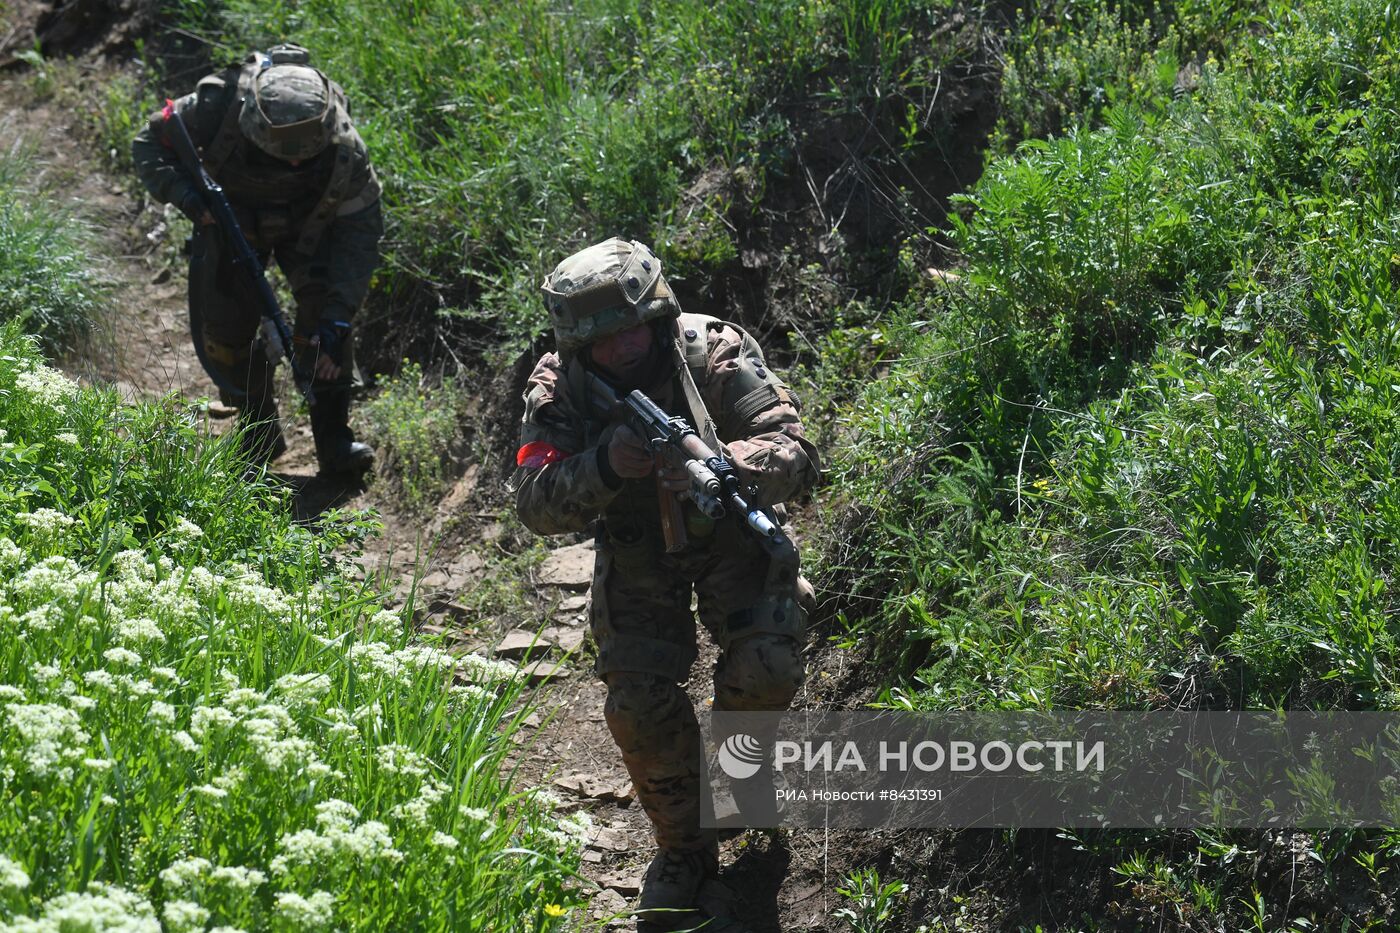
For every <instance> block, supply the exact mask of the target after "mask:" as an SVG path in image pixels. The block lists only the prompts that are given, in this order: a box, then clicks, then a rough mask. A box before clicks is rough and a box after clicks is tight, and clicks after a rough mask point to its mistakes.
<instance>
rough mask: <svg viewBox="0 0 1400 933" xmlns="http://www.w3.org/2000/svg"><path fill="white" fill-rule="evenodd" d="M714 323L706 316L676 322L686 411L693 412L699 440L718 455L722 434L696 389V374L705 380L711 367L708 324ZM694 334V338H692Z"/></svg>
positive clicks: (686, 318)
mask: <svg viewBox="0 0 1400 933" xmlns="http://www.w3.org/2000/svg"><path fill="white" fill-rule="evenodd" d="M714 320H716V319H715V318H712V317H708V316H707V315H703V314H682V315H681V316H680V318H679V319H678V320H677V330H678V331H679V332H680V333H679V335H678V336H679V340H678V346H679V349H680V355H681V358H682V360H683V362H684V364H685V365H683V366H679V367H677V368H678V369H679V370H680V383H681V392H682V393H683V394H684V395H685V405H686V408H688V409H689V410H690V420H691V423H692V424H694V425H695V429H696V431H697V432H698V433H699V434H700V439H701V440H702V441H704V442H705V444H706V446H708V447H709V448H710V449H711V450H713V451H715V452H716V453H719V452H721V451H722V449H723V448H722V447H721V446H720V442H719V432H718V431H717V430H716V429H715V421H714V419H713V418H712V417H710V411H709V409H708V408H706V407H705V400H704V399H703V398H701V396H700V389H699V387H698V386H697V385H696V377H697V374H698V376H699V378H700V379H704V378H705V371H706V369H707V367H708V365H709V336H708V333H709V324H710V322H711V321H714ZM692 334H693V335H694V336H691V335H692Z"/></svg>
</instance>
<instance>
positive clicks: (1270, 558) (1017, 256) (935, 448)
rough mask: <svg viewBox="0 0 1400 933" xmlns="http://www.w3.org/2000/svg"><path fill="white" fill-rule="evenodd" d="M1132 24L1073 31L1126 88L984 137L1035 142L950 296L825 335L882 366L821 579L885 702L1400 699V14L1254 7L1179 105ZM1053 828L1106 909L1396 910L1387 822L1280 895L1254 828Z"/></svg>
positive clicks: (1314, 842) (1002, 176) (1198, 921)
mask: <svg viewBox="0 0 1400 933" xmlns="http://www.w3.org/2000/svg"><path fill="white" fill-rule="evenodd" d="M1094 15H1095V16H1100V17H1102V16H1106V15H1107V14H1104V13H1102V12H1100V13H1098V14H1094ZM1241 15H1244V14H1241ZM1251 18H1253V17H1251ZM1115 28H1116V27H1115ZM1154 29H1156V26H1152V27H1151V28H1149V29H1147V30H1146V31H1143V32H1141V33H1137V32H1130V31H1126V30H1125V31H1124V32H1121V33H1120V32H1115V31H1113V30H1107V31H1104V30H1101V31H1100V33H1099V35H1100V37H1102V36H1103V35H1112V36H1120V35H1131V36H1136V37H1138V38H1135V39H1134V40H1133V43H1132V47H1133V48H1135V49H1138V50H1140V51H1141V50H1146V51H1145V52H1144V56H1145V57H1142V58H1136V59H1135V58H1132V56H1127V57H1126V58H1123V59H1122V60H1123V61H1137V62H1140V63H1143V66H1144V68H1146V69H1147V70H1146V71H1143V72H1140V73H1141V74H1144V75H1146V76H1147V77H1149V78H1150V77H1151V76H1152V75H1153V74H1157V80H1156V81H1155V83H1154V82H1153V81H1147V82H1145V83H1143V82H1140V83H1139V84H1137V85H1131V82H1129V84H1124V85H1121V86H1120V89H1121V93H1119V92H1115V94H1114V95H1113V96H1112V98H1113V99H1111V100H1108V99H1104V100H1099V99H1097V98H1094V97H1093V96H1092V95H1082V94H1080V93H1079V92H1078V91H1076V92H1075V93H1072V94H1071V93H1065V94H1061V95H1059V96H1057V97H1056V98H1055V99H1054V100H1053V101H1050V102H1048V103H1046V102H1041V103H1042V104H1043V109H1038V110H1037V109H1036V108H1037V107H1039V106H1041V104H1037V103H1035V102H1034V101H1030V102H1028V100H1027V99H1024V97H1023V99H1022V100H1021V101H1020V104H1021V105H1024V106H1025V107H1026V108H1027V110H1026V112H1027V113H1031V112H1034V114H1035V115H1036V116H1037V117H1038V118H1039V122H1037V121H1036V120H1027V121H1025V122H1023V123H1022V124H1019V125H1018V126H1017V127H1014V128H1012V130H1013V132H1011V133H1010V135H1013V136H1014V135H1019V134H1020V133H1022V132H1029V133H1037V132H1051V131H1053V132H1055V133H1056V135H1055V136H1054V138H1050V139H1041V140H1031V141H1028V142H1026V143H1024V144H1022V145H1020V146H1018V147H1016V149H1015V151H1013V152H1008V153H1005V154H1003V155H1000V156H998V157H996V158H994V159H992V160H990V161H989V163H988V166H987V170H986V173H985V175H984V177H983V178H982V179H981V181H980V182H979V183H978V184H977V185H976V186H975V187H974V188H973V189H972V190H971V191H969V192H968V193H967V195H966V197H965V198H964V199H963V200H962V204H963V213H962V214H961V215H960V216H959V217H958V218H957V219H956V220H954V221H953V222H952V223H951V225H950V230H949V235H950V237H951V239H952V241H953V242H954V244H955V246H956V247H957V250H958V252H959V255H960V258H961V261H962V266H961V267H960V268H958V269H957V271H958V272H959V273H961V274H962V278H961V279H960V280H959V281H958V282H956V283H954V284H953V285H950V286H940V287H939V288H937V289H932V288H930V289H924V290H915V291H911V293H910V294H909V296H908V297H907V298H906V299H905V300H904V301H902V302H900V303H898V304H897V305H896V306H895V307H892V308H889V309H885V310H883V311H882V312H881V313H880V314H879V315H875V316H870V315H866V316H864V317H863V318H860V320H862V322H863V323H862V324H861V327H860V328H856V329H853V330H849V331H847V332H846V334H845V335H844V336H841V337H840V339H839V340H838V344H839V345H840V346H842V347H845V348H846V349H847V350H848V351H858V350H859V349H860V347H861V346H864V347H865V348H866V349H865V350H864V354H863V358H864V359H865V360H866V361H867V366H870V367H873V368H876V371H877V372H878V373H879V375H880V377H881V378H879V379H878V380H877V381H875V382H873V383H872V384H870V385H868V386H867V387H865V389H864V391H863V392H862V393H861V395H860V397H859V398H858V400H857V401H856V402H855V403H854V404H853V405H851V406H850V407H849V408H848V409H846V410H845V411H844V412H842V413H841V415H840V416H839V417H840V423H841V424H843V425H844V426H845V427H846V429H847V432H848V433H847V435H846V443H845V445H844V446H843V447H842V448H841V449H840V450H839V451H838V455H837V456H836V457H835V458H833V459H834V463H833V467H834V469H833V471H832V474H833V484H832V486H833V495H832V497H831V500H832V505H831V506H830V508H829V509H828V518H829V520H830V521H831V522H832V523H833V524H834V526H835V528H834V531H835V532H836V533H833V534H829V535H827V537H828V539H829V540H831V541H832V542H833V544H832V545H831V546H829V547H828V548H827V549H826V551H825V553H824V554H823V561H824V571H825V577H826V581H827V586H828V587H829V588H832V589H835V590H837V591H847V592H849V593H851V595H852V597H853V598H851V599H849V600H847V601H846V603H845V604H844V606H843V609H844V612H843V619H844V622H845V624H846V626H847V627H848V631H846V632H845V633H844V634H843V635H841V636H840V638H839V642H840V644H841V645H843V646H851V645H852V644H853V643H854V639H855V637H857V636H863V641H864V647H865V648H866V649H867V650H868V651H869V652H871V654H872V655H873V656H874V658H875V659H876V661H878V662H880V663H883V664H885V665H887V666H888V668H889V669H890V670H891V672H892V673H891V674H890V675H889V676H887V677H886V678H885V679H884V684H885V689H884V691H883V694H882V695H881V697H880V702H881V703H882V704H885V705H888V706H891V707H896V708H909V709H924V710H932V709H962V708H982V709H997V708H1022V707H1034V708H1044V707H1060V708H1124V709H1160V708H1188V709H1190V708H1260V707H1263V708H1274V707H1279V708H1314V709H1317V708H1326V709H1363V710H1377V709H1379V710H1394V709H1397V708H1400V683H1397V679H1396V676H1395V670H1396V665H1397V662H1400V625H1397V622H1396V619H1397V617H1398V616H1397V611H1396V610H1397V597H1396V593H1395V590H1394V583H1393V581H1394V579H1395V578H1396V576H1397V572H1400V565H1398V564H1397V561H1398V560H1400V550H1397V547H1396V541H1397V540H1400V526H1398V525H1397V519H1400V508H1397V505H1396V497H1395V492H1394V480H1393V477H1394V475H1395V467H1396V454H1395V451H1396V450H1397V449H1400V436H1397V432H1398V431H1400V395H1397V380H1396V379H1395V374H1396V372H1397V368H1396V367H1397V357H1396V347H1397V346H1400V331H1397V327H1400V325H1397V322H1396V316H1395V313H1394V309H1395V307H1396V302H1397V299H1398V298H1400V295H1397V289H1400V237H1397V234H1396V232H1395V231H1396V223H1397V219H1400V218H1398V217H1397V215H1398V214H1400V204H1397V200H1396V195H1395V192H1396V182H1397V169H1400V160H1397V156H1396V152H1395V148H1394V145H1393V139H1394V133H1395V130H1396V126H1395V124H1396V115H1395V108H1394V101H1395V100H1396V99H1397V92H1400V55H1398V54H1397V52H1398V51H1400V22H1398V21H1397V20H1396V17H1395V14H1394V11H1393V10H1391V9H1390V8H1388V7H1386V6H1385V5H1383V4H1381V3H1378V2H1364V0H1311V2H1308V3H1304V4H1300V5H1284V4H1274V5H1271V6H1270V7H1269V8H1268V10H1267V11H1265V13H1264V15H1262V16H1261V17H1259V18H1258V19H1257V21H1255V26H1254V28H1253V30H1252V31H1251V32H1241V33H1237V34H1235V35H1234V36H1233V38H1227V37H1225V36H1218V37H1217V39H1218V40H1219V41H1220V42H1221V45H1219V46H1218V47H1217V49H1218V55H1217V58H1216V61H1215V62H1209V61H1208V62H1206V63H1205V64H1204V66H1203V67H1202V68H1201V70H1200V71H1199V73H1197V74H1196V75H1195V76H1194V78H1193V81H1192V83H1191V86H1190V87H1188V88H1185V89H1182V90H1176V91H1174V90H1173V87H1172V86H1169V85H1168V82H1167V81H1166V71H1167V69H1165V68H1162V69H1161V71H1160V72H1157V71H1155V66H1154V65H1152V63H1153V62H1154V61H1157V59H1156V57H1155V56H1157V55H1159V54H1160V55H1166V54H1167V51H1169V50H1167V49H1166V47H1165V46H1158V45H1155V44H1154V43H1155V41H1156V40H1155V39H1153V36H1154V35H1157V33H1155V32H1153V30H1154ZM1096 41H1097V40H1096ZM1115 48H1120V47H1117V46H1115ZM1042 53H1043V54H1042ZM1021 54H1023V55H1026V53H1025V52H1024V50H1023V51H1022V53H1021ZM1037 54H1040V55H1041V58H1040V59H1038V60H1042V61H1049V60H1052V59H1054V58H1055V57H1056V56H1062V57H1063V61H1064V62H1066V63H1070V64H1074V65H1075V67H1077V68H1082V69H1083V72H1082V73H1084V74H1087V73H1088V72H1089V71H1091V70H1092V69H1093V68H1097V67H1099V66H1098V65H1097V64H1095V62H1094V61H1092V60H1091V59H1092V58H1093V56H1092V55H1091V54H1090V51H1089V50H1088V46H1087V45H1083V44H1080V45H1076V43H1075V42H1073V41H1067V40H1065V41H1062V39H1061V38H1056V37H1049V38H1046V39H1045V40H1044V44H1043V46H1042V47H1041V49H1040V53H1037ZM1033 59H1035V56H1028V57H1027V59H1026V60H1033ZM1115 67H1117V66H1115ZM1134 67H1136V66H1134ZM1129 72H1132V73H1139V72H1133V71H1132V69H1129ZM1076 73H1079V72H1076ZM1118 73H1120V74H1121V73H1124V72H1118ZM1013 79H1014V80H1020V79H1019V78H1016V76H1015V75H1010V74H1009V75H1008V78H1007V80H1008V81H1011V80H1013ZM1076 80H1079V79H1077V78H1076ZM1086 80H1087V79H1086ZM1095 80H1098V79H1095ZM1086 86H1087V84H1084V85H1081V86H1080V90H1082V89H1083V87H1086ZM1016 93H1018V94H1022V95H1024V89H1022V90H1019V91H1016ZM1027 127H1029V129H1026V128H1027ZM862 328H863V330H862ZM862 333H863V334H864V336H863V337H860V339H856V337H857V336H858V335H861V334H862ZM856 355H857V356H859V355H860V354H859V353H858V352H857V353H856ZM855 365H856V364H851V367H850V368H855ZM871 607H873V608H871ZM1017 838H1019V837H1018V836H1013V837H1012V838H1011V839H1010V840H1009V844H1010V843H1014V842H1015V841H1016V839H1017ZM1060 838H1061V839H1062V840H1065V843H1064V845H1063V846H1061V845H1060V843H1059V842H1056V843H1055V846H1056V847H1057V848H1056V849H1055V851H1059V852H1061V853H1062V854H1063V856H1064V857H1065V858H1066V859H1077V858H1079V856H1078V855H1077V854H1076V853H1081V852H1082V853H1086V854H1087V855H1086V860H1087V861H1088V862H1090V863H1092V864H1095V865H1102V866H1107V867H1108V868H1110V869H1111V870H1112V872H1114V873H1115V877H1114V879H1113V884H1114V885H1115V886H1116V888H1117V889H1118V891H1119V892H1120V893H1116V894H1113V895H1111V896H1109V897H1111V901H1112V903H1113V906H1114V910H1115V911H1116V913H1115V914H1114V916H1115V917H1117V918H1118V919H1117V921H1116V922H1118V923H1120V924H1127V925H1129V926H1133V925H1142V926H1157V925H1160V924H1166V925H1168V926H1175V925H1181V926H1184V927H1187V928H1193V929H1215V928H1222V927H1228V928H1231V929H1237V928H1244V929H1261V930H1262V929H1269V930H1275V929H1299V930H1301V929H1331V928H1341V926H1342V924H1343V922H1344V921H1345V923H1347V924H1349V925H1350V926H1349V928H1354V929H1383V928H1388V927H1389V926H1392V925H1393V920H1394V917H1393V911H1392V909H1391V908H1390V907H1389V906H1388V902H1387V900H1386V894H1385V892H1386V890H1387V886H1388V884H1389V879H1388V878H1385V877H1383V875H1384V872H1383V871H1382V869H1385V868H1386V867H1387V865H1389V864H1390V863H1391V862H1392V861H1393V859H1394V857H1395V855H1396V853H1397V851H1400V840H1398V838H1397V835H1396V834H1395V833H1394V832H1393V831H1386V832H1371V833H1364V832H1346V831H1336V832H1313V833H1300V834H1298V836H1297V838H1296V841H1295V840H1290V841H1289V844H1290V845H1298V846H1300V847H1301V850H1302V851H1305V852H1306V857H1307V859H1308V864H1309V865H1315V866H1316V870H1315V877H1314V878H1313V879H1312V880H1311V881H1309V882H1307V884H1306V887H1307V889H1308V890H1309V891H1310V894H1309V896H1308V897H1307V898H1306V899H1305V900H1304V901H1293V900H1292V899H1291V897H1290V892H1291V891H1292V886H1293V884H1294V880H1293V878H1292V875H1289V874H1288V871H1289V870H1287V869H1285V870H1284V874H1285V877H1283V878H1282V880H1280V878H1279V875H1278V869H1277V868H1275V867H1271V866H1276V865H1277V862H1276V861H1274V860H1273V859H1272V856H1271V855H1270V852H1271V850H1272V849H1273V848H1274V847H1275V846H1276V844H1277V843H1278V842H1279V841H1282V839H1281V838H1280V837H1277V836H1275V835H1274V834H1261V833H1233V832H1223V833H1209V832H1199V833H1195V834H1172V833H1137V834H1134V833H1125V832H1103V833H1080V834H1074V833H1068V834H1061V837H1060ZM954 902H955V903H954V905H953V906H955V904H956V898H955V899H954ZM944 906H945V907H947V906H949V905H948V904H947V903H946V899H945V903H944ZM1016 913H1017V916H1028V915H1029V913H1028V912H1027V911H1025V910H1024V909H1020V910H1019V911H1018V912H1016Z"/></svg>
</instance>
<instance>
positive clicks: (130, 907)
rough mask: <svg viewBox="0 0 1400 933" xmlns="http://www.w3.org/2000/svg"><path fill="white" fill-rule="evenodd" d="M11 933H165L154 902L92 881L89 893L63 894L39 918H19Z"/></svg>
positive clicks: (89, 885) (12, 925) (48, 903)
mask: <svg viewBox="0 0 1400 933" xmlns="http://www.w3.org/2000/svg"><path fill="white" fill-rule="evenodd" d="M7 929H8V930H10V931H11V933H69V931H77V930H83V931H92V933H161V929H160V921H159V920H157V919H156V912H155V910H154V909H153V908H152V907H151V904H150V901H148V900H146V899H145V898H144V897H141V896H140V895H139V894H134V893H132V892H131V891H127V890H126V889H124V888H119V887H117V886H115V885H109V884H103V883H102V882H100V881H94V882H90V883H89V884H88V887H87V890H86V891H84V892H82V893H81V894H79V893H72V892H70V893H68V894H60V895H59V896H58V897H55V898H54V899H53V900H51V901H48V902H46V903H45V904H44V906H43V912H42V913H41V914H40V915H39V917H38V918H37V919H32V918H29V917H19V918H16V919H15V920H14V921H13V922H12V923H11V925H10V926H9V927H8V928H7Z"/></svg>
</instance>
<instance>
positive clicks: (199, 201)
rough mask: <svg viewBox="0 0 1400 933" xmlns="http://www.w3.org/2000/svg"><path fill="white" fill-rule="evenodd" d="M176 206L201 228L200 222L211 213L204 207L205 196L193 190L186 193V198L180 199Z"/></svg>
mask: <svg viewBox="0 0 1400 933" xmlns="http://www.w3.org/2000/svg"><path fill="white" fill-rule="evenodd" d="M176 206H177V207H178V208H179V209H180V213H182V214H184V215H185V216H186V217H188V218H189V219H190V220H191V221H193V222H194V225H195V227H198V226H199V222H200V220H201V219H203V217H204V215H205V214H206V213H208V211H209V208H207V207H205V206H204V198H203V196H202V195H200V193H199V192H198V191H196V190H195V189H193V188H191V189H190V190H189V191H187V192H185V196H184V197H183V198H181V199H180V203H179V204H178V205H176Z"/></svg>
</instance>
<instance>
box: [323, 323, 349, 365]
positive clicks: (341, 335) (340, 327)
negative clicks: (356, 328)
mask: <svg viewBox="0 0 1400 933" xmlns="http://www.w3.org/2000/svg"><path fill="white" fill-rule="evenodd" d="M349 334H350V322H349V321H334V320H331V319H330V318H321V320H320V322H318V323H317V324H316V336H317V337H318V338H319V339H320V342H321V353H322V354H324V355H325V356H329V357H330V358H331V359H332V360H334V361H335V365H337V366H342V365H344V363H343V361H342V359H341V355H340V354H341V351H342V350H344V349H345V338H346V337H347V336H349Z"/></svg>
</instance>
